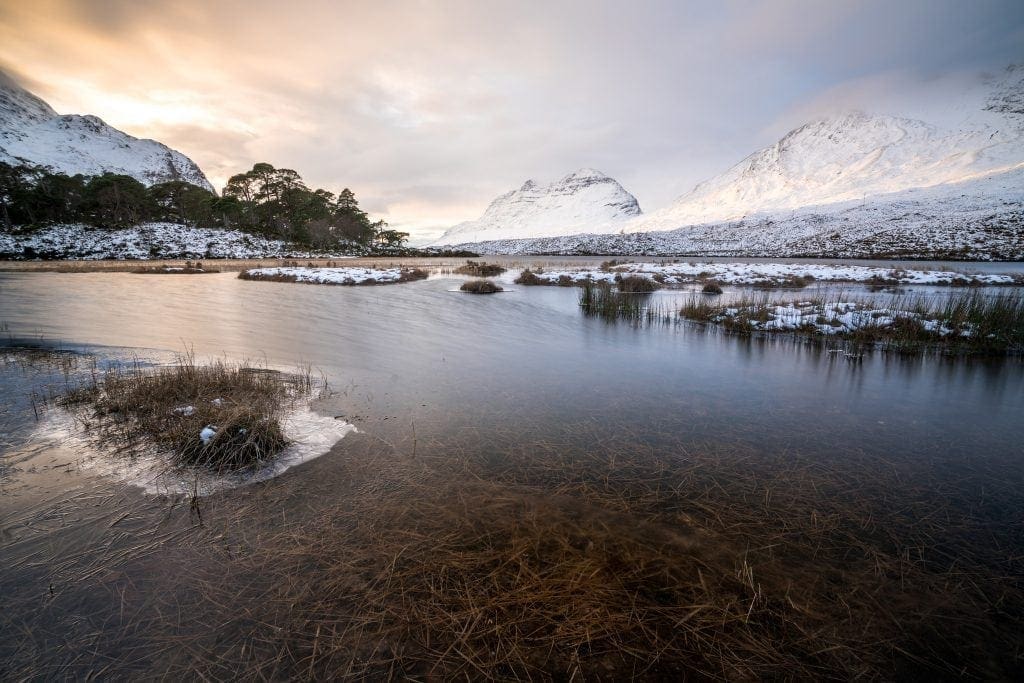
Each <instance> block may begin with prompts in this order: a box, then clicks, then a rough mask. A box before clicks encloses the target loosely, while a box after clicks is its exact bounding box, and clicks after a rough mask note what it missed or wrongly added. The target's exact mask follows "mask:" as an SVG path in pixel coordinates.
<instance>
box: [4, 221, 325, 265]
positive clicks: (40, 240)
mask: <svg viewBox="0 0 1024 683" xmlns="http://www.w3.org/2000/svg"><path fill="white" fill-rule="evenodd" d="M343 255H344V254H324V253H319V252H312V251H310V250H308V249H305V248H297V247H295V246H294V245H291V244H288V243H287V242H282V241H281V240H274V239H267V238H265V237H259V236H258V235H252V234H250V233H246V232H242V231H240V230H221V229H210V228H193V227H189V226H186V225H178V224H177V223H144V224H142V225H138V226H135V227H132V228H122V229H119V230H106V229H103V228H95V227H91V226H87V225H80V224H75V225H51V226H47V227H44V228H39V229H38V230H32V231H29V232H22V233H16V234H12V233H7V232H2V231H0V259H12V260H18V259H36V258H42V259H87V260H94V259H95V260H99V259H118V260H130V259H204V258H205V259H211V258H234V259H246V258H314V257H323V256H343Z"/></svg>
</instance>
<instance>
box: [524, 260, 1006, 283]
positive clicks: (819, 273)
mask: <svg viewBox="0 0 1024 683" xmlns="http://www.w3.org/2000/svg"><path fill="white" fill-rule="evenodd" d="M534 275H535V276H536V277H537V278H539V280H540V281H541V284H548V285H557V284H565V283H566V281H567V280H568V281H571V282H572V283H580V282H585V281H593V282H609V283H610V282H614V281H615V279H616V277H619V278H621V277H623V276H626V275H641V276H647V277H650V278H655V279H658V280H661V281H663V282H664V283H665V284H669V285H673V284H677V285H678V284H688V283H694V282H704V281H708V280H714V281H716V282H720V283H725V284H732V285H766V284H767V285H771V284H777V285H785V284H787V283H792V282H795V281H798V280H799V279H802V280H804V281H805V283H806V282H807V281H812V280H813V281H819V282H863V283H868V284H892V285H897V284H900V285H1019V284H1024V283H1022V282H1021V279H1020V277H1019V276H1013V275H1003V274H995V273H992V274H979V273H965V272H961V271H951V270H910V269H903V268H880V267H876V266H857V265H827V264H801V263H700V262H689V263H625V264H620V265H615V266H612V267H611V268H609V269H607V270H597V269H582V270H548V271H544V272H536V271H535V272H534Z"/></svg>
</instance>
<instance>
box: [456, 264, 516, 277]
mask: <svg viewBox="0 0 1024 683" xmlns="http://www.w3.org/2000/svg"><path fill="white" fill-rule="evenodd" d="M455 272H456V273H458V274H459V275H472V276H473V277H494V276H495V275H501V274H502V273H504V272H505V268H503V267H501V266H499V265H497V264H495V263H485V262H483V261H480V262H477V261H466V265H464V266H459V267H458V268H456V269H455Z"/></svg>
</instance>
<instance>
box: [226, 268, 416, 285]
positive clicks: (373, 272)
mask: <svg viewBox="0 0 1024 683" xmlns="http://www.w3.org/2000/svg"><path fill="white" fill-rule="evenodd" d="M239 277H240V278H241V279H243V280H269V281H272V282H301V283H304V284H316V285H384V284H395V283H399V282H410V281H412V280H422V279H424V278H426V277H427V273H426V271H423V270H420V269H418V268H356V267H342V268H303V267H281V268H252V269H250V270H245V271H242V272H241V273H240V274H239Z"/></svg>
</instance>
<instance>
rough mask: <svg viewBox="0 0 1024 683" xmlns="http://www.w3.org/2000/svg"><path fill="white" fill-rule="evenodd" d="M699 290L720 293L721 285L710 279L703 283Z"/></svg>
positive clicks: (705, 292) (706, 292)
mask: <svg viewBox="0 0 1024 683" xmlns="http://www.w3.org/2000/svg"><path fill="white" fill-rule="evenodd" d="M700 291H701V292H703V293H704V294H721V293H722V286H721V285H720V284H718V283H717V282H715V281H714V280H711V281H710V282H707V283H705V284H704V287H703V288H702V289H701V290H700Z"/></svg>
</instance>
